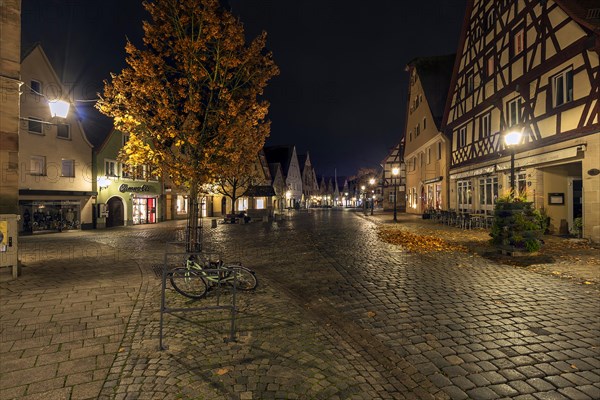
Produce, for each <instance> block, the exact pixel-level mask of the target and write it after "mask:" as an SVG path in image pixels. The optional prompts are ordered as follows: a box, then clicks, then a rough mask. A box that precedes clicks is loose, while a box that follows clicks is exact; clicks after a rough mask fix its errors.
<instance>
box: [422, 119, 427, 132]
mask: <svg viewBox="0 0 600 400" xmlns="http://www.w3.org/2000/svg"><path fill="white" fill-rule="evenodd" d="M425 129H427V118H423V130H425Z"/></svg>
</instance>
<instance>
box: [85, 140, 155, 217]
mask: <svg viewBox="0 0 600 400" xmlns="http://www.w3.org/2000/svg"><path fill="white" fill-rule="evenodd" d="M127 140H128V135H126V134H123V133H122V132H120V131H118V130H115V129H113V130H112V131H111V133H110V134H109V135H108V136H107V137H106V139H105V140H104V143H102V145H101V146H100V148H99V149H98V150H97V151H96V153H95V171H96V176H97V179H96V182H97V189H98V196H97V198H96V203H97V204H96V227H97V228H109V227H114V226H124V225H142V224H154V223H157V222H160V221H163V220H165V213H164V201H165V200H164V196H163V189H162V188H163V186H162V182H161V180H160V179H159V177H158V175H157V174H155V173H153V172H154V171H153V170H152V169H151V168H150V167H148V166H146V165H143V166H137V167H131V166H128V165H125V164H123V163H121V162H119V161H118V160H117V156H118V154H119V151H120V150H121V148H122V147H123V146H124V145H125V143H126V142H127Z"/></svg>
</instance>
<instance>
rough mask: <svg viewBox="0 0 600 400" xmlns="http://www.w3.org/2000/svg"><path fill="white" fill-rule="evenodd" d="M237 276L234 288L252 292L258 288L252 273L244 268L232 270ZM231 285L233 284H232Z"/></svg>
mask: <svg viewBox="0 0 600 400" xmlns="http://www.w3.org/2000/svg"><path fill="white" fill-rule="evenodd" d="M232 269H233V270H234V271H235V272H236V274H237V284H236V288H237V289H239V290H254V289H256V287H257V286H258V280H257V279H256V275H255V274H254V271H252V270H250V269H248V268H246V267H234V268H232ZM232 284H233V282H232Z"/></svg>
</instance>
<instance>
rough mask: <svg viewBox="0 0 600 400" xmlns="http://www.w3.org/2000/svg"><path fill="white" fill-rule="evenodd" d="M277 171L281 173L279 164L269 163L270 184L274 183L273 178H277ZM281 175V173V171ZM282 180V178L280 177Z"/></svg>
mask: <svg viewBox="0 0 600 400" xmlns="http://www.w3.org/2000/svg"><path fill="white" fill-rule="evenodd" d="M277 171H281V164H279V163H269V172H270V173H271V183H275V178H276V177H277ZM281 173H282V174H283V171H281ZM282 178H283V176H282Z"/></svg>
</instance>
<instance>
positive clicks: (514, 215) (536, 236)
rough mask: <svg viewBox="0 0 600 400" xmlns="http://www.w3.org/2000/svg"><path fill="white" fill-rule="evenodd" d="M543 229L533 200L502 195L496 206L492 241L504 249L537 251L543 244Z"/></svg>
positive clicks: (513, 251) (510, 250)
mask: <svg viewBox="0 0 600 400" xmlns="http://www.w3.org/2000/svg"><path fill="white" fill-rule="evenodd" d="M542 234H543V229H542V228H541V227H540V223H539V219H538V217H537V216H536V213H535V210H534V208H533V205H532V203H531V202H528V201H526V199H525V198H521V197H516V198H513V197H512V196H510V195H509V196H505V197H501V198H499V199H498V200H497V201H496V205H495V207H494V224H493V225H492V231H491V233H490V236H491V237H492V243H493V244H494V245H496V246H498V247H500V248H502V249H503V250H506V251H509V252H511V253H515V252H519V251H522V252H528V253H531V252H535V251H538V250H539V249H540V248H541V246H542V240H541V238H542Z"/></svg>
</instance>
